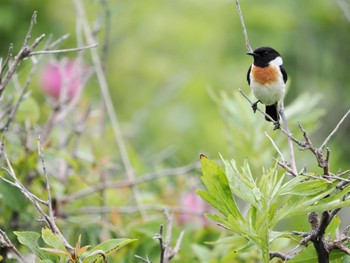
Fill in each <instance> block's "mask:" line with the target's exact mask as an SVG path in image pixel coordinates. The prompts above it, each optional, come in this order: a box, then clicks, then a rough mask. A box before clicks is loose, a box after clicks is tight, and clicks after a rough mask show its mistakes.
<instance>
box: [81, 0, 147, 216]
mask: <svg viewBox="0 0 350 263" xmlns="http://www.w3.org/2000/svg"><path fill="white" fill-rule="evenodd" d="M74 3H75V7H76V10H77V15H78V18H79V20H80V22H81V23H82V28H83V31H84V34H85V37H86V39H87V42H88V43H90V44H91V43H94V42H95V39H94V37H93V34H92V30H91V28H90V25H89V22H88V21H87V16H86V13H85V9H84V7H83V4H82V1H81V0H75V1H74ZM90 52H91V58H92V62H93V64H94V67H95V72H96V76H97V79H98V82H99V86H100V89H101V93H102V97H103V100H104V103H105V106H106V109H107V112H108V115H109V118H110V121H111V125H112V129H113V131H114V136H115V139H116V141H117V144H118V147H119V152H120V155H121V159H122V162H123V164H124V167H125V171H126V175H127V177H128V179H129V180H130V181H131V182H134V181H135V180H136V174H135V171H134V169H133V167H132V164H131V161H130V158H129V154H128V151H127V148H126V143H125V141H124V137H123V133H122V130H121V127H120V124H119V121H118V118H117V113H116V111H115V108H114V106H113V103H112V99H111V96H110V93H109V89H108V84H107V80H106V77H105V74H104V71H103V67H102V63H101V59H100V57H99V55H98V52H97V50H95V49H90ZM132 191H133V194H134V198H135V202H136V204H137V205H138V207H139V209H140V213H141V216H142V217H145V216H146V214H145V211H144V209H143V208H142V206H143V204H142V200H141V197H140V193H139V190H138V186H137V185H134V186H132Z"/></svg>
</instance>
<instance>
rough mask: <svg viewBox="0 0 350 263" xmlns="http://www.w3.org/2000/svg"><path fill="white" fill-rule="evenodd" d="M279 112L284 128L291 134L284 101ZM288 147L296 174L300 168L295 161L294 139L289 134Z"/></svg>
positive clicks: (291, 164)
mask: <svg viewBox="0 0 350 263" xmlns="http://www.w3.org/2000/svg"><path fill="white" fill-rule="evenodd" d="M279 114H280V115H281V118H282V122H283V126H284V129H285V130H286V133H287V134H291V133H290V130H289V126H288V122H287V118H286V116H285V114H284V103H283V101H282V103H281V108H280V110H279ZM287 138H288V148H289V160H290V166H291V168H292V170H293V173H294V174H298V170H297V166H296V163H295V155H294V146H293V141H292V139H291V136H288V137H287Z"/></svg>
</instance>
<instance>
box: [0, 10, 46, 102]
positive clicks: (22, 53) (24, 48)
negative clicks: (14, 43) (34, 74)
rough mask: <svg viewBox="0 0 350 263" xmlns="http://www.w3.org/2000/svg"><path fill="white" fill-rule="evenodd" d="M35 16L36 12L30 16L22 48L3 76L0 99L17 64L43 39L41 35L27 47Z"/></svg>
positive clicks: (0, 84)
mask: <svg viewBox="0 0 350 263" xmlns="http://www.w3.org/2000/svg"><path fill="white" fill-rule="evenodd" d="M36 16H37V12H36V11H35V12H34V14H33V16H32V19H31V23H30V26H29V29H28V32H27V35H26V37H25V40H24V43H23V46H22V48H21V50H20V51H19V52H18V54H17V55H16V57H15V60H14V61H13V63H12V64H11V66H10V68H9V70H8V71H7V72H6V75H5V76H4V79H3V80H2V81H1V83H0V97H1V96H2V94H3V92H4V90H5V87H6V86H7V84H8V82H9V81H10V80H11V78H12V76H13V74H14V73H15V72H16V69H17V67H18V65H19V63H20V62H21V61H22V60H23V59H25V58H26V57H28V56H29V54H30V53H31V52H33V50H34V49H35V48H36V47H37V46H38V45H39V43H40V42H41V41H42V40H43V39H44V37H45V35H44V34H42V35H41V36H40V37H38V38H36V39H35V41H34V42H33V44H32V45H31V46H28V43H29V40H30V38H31V33H32V30H33V26H34V23H35V22H36Z"/></svg>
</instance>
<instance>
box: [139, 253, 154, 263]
mask: <svg viewBox="0 0 350 263" xmlns="http://www.w3.org/2000/svg"><path fill="white" fill-rule="evenodd" d="M135 258H137V259H139V260H141V261H142V262H146V263H152V261H150V260H149V259H148V258H143V257H140V256H138V255H135Z"/></svg>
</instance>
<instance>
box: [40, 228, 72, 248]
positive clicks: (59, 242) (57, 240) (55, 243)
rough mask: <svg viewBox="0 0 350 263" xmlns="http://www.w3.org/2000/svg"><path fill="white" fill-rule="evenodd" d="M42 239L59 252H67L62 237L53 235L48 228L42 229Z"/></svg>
mask: <svg viewBox="0 0 350 263" xmlns="http://www.w3.org/2000/svg"><path fill="white" fill-rule="evenodd" d="M41 237H42V239H43V240H44V242H45V243H46V244H47V245H49V246H51V247H52V248H56V249H58V250H63V251H66V248H65V246H64V241H63V239H62V237H60V236H59V235H57V234H54V233H52V231H51V230H50V229H48V228H46V227H44V228H42V229H41Z"/></svg>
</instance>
